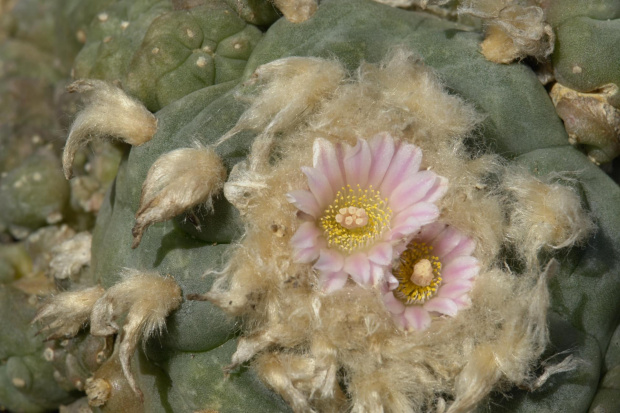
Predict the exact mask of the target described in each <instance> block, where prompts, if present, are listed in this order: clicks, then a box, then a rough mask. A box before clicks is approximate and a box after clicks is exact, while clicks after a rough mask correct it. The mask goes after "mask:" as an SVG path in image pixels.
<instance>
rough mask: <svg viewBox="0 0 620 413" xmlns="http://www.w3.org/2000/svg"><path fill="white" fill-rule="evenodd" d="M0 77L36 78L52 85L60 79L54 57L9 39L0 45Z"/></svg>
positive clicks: (26, 44) (26, 43) (27, 44)
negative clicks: (0, 62)
mask: <svg viewBox="0 0 620 413" xmlns="http://www.w3.org/2000/svg"><path fill="white" fill-rule="evenodd" d="M0 59H1V60H2V66H0V77H3V78H8V77H11V76H19V77H29V78H36V79H40V80H42V81H46V82H49V83H53V82H55V81H57V80H59V79H60V78H61V76H62V75H61V72H60V71H59V70H58V68H57V67H56V65H55V64H54V57H53V56H52V55H50V54H48V53H46V52H44V51H42V50H41V49H39V48H37V47H36V46H34V45H32V44H31V43H28V42H25V41H23V40H18V39H10V40H7V41H5V42H2V43H1V44H0Z"/></svg>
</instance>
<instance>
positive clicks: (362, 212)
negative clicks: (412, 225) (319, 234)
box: [320, 184, 392, 252]
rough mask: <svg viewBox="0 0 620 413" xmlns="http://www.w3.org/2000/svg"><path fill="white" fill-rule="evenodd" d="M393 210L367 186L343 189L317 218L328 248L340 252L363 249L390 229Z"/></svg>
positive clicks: (376, 192)
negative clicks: (333, 248)
mask: <svg viewBox="0 0 620 413" xmlns="http://www.w3.org/2000/svg"><path fill="white" fill-rule="evenodd" d="M391 218H392V210H391V209H390V207H388V206H387V199H382V198H381V194H380V193H379V191H376V190H374V189H373V187H372V185H370V186H369V187H368V188H367V189H362V188H361V187H360V185H359V184H358V185H357V187H356V188H355V189H353V188H352V187H351V186H350V185H347V186H343V187H342V188H341V189H340V190H339V191H338V193H336V196H335V197H334V201H333V202H332V203H331V204H330V205H329V206H328V207H327V208H326V209H325V212H324V214H323V216H322V217H321V219H320V224H321V227H322V228H323V232H324V234H325V238H326V239H327V243H328V245H329V246H330V247H336V248H339V249H340V250H342V251H346V252H351V251H353V250H356V249H359V248H363V247H366V246H367V245H369V244H371V243H372V241H374V240H376V239H377V238H379V237H380V236H381V235H382V234H383V233H384V231H385V230H386V229H389V227H390V220H391Z"/></svg>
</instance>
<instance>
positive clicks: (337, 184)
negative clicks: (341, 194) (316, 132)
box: [312, 138, 344, 193]
mask: <svg viewBox="0 0 620 413" xmlns="http://www.w3.org/2000/svg"><path fill="white" fill-rule="evenodd" d="M312 149H313V159H312V164H313V166H314V168H315V169H317V170H319V171H321V172H323V173H324V174H325V176H326V177H327V180H328V181H329V183H330V186H331V188H332V191H333V192H334V193H336V192H338V191H339V190H340V188H342V187H343V185H344V177H343V174H342V170H341V169H340V162H338V154H337V151H336V147H335V146H334V145H333V144H332V143H331V142H329V141H327V140H325V139H323V138H318V139H315V141H314V144H313V146H312Z"/></svg>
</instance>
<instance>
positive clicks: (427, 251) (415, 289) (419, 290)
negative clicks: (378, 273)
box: [394, 241, 441, 304]
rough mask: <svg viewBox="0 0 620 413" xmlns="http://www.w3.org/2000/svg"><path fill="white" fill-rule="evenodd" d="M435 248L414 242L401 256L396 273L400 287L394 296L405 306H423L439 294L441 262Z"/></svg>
mask: <svg viewBox="0 0 620 413" xmlns="http://www.w3.org/2000/svg"><path fill="white" fill-rule="evenodd" d="M432 250H433V247H431V246H429V245H427V244H426V243H424V242H416V241H412V242H411V243H410V244H409V245H408V246H407V249H406V250H405V252H403V253H402V254H401V256H400V266H399V267H398V269H396V270H395V271H394V276H395V277H396V279H397V280H398V287H396V290H395V291H394V296H395V297H397V298H398V299H399V300H401V301H402V302H403V303H405V304H422V303H424V302H425V301H426V300H428V299H429V298H431V297H432V296H434V295H435V294H436V293H437V289H438V288H439V286H440V285H441V262H440V261H439V258H438V257H437V256H435V255H433V254H432Z"/></svg>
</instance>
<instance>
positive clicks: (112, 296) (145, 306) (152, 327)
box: [90, 269, 182, 397]
mask: <svg viewBox="0 0 620 413" xmlns="http://www.w3.org/2000/svg"><path fill="white" fill-rule="evenodd" d="M121 275H122V277H123V281H121V282H120V283H118V284H116V285H114V286H112V287H110V288H109V289H108V290H107V291H106V292H105V294H104V295H103V297H101V299H99V300H98V301H97V302H96V303H95V306H94V308H93V311H92V314H91V324H90V333H91V334H92V335H94V336H107V335H111V334H114V333H116V332H118V330H119V327H118V325H117V324H116V322H115V321H114V320H115V319H117V318H118V317H120V316H121V315H123V314H127V316H126V318H125V324H124V325H123V334H122V335H121V338H120V350H119V359H120V362H121V366H122V369H123V374H124V375H125V377H126V378H127V381H128V382H129V385H130V386H131V388H132V390H133V391H134V392H135V393H136V394H137V395H138V396H140V397H142V392H141V391H140V389H139V388H138V385H137V383H136V380H135V378H134V377H133V374H132V372H131V368H130V367H131V357H132V356H133V354H134V352H135V350H136V348H137V346H138V342H139V341H140V340H145V339H147V338H148V337H150V336H151V335H153V334H155V333H161V332H162V331H163V330H164V328H165V326H166V321H165V320H166V317H167V316H168V314H170V312H171V311H173V310H175V309H177V308H178V307H179V305H181V301H182V296H181V288H180V287H179V286H178V285H177V283H176V282H175V281H174V279H173V278H171V277H165V278H164V277H161V276H160V275H159V274H158V273H156V272H141V271H138V270H133V269H125V270H124V271H123V273H122V274H121Z"/></svg>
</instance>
